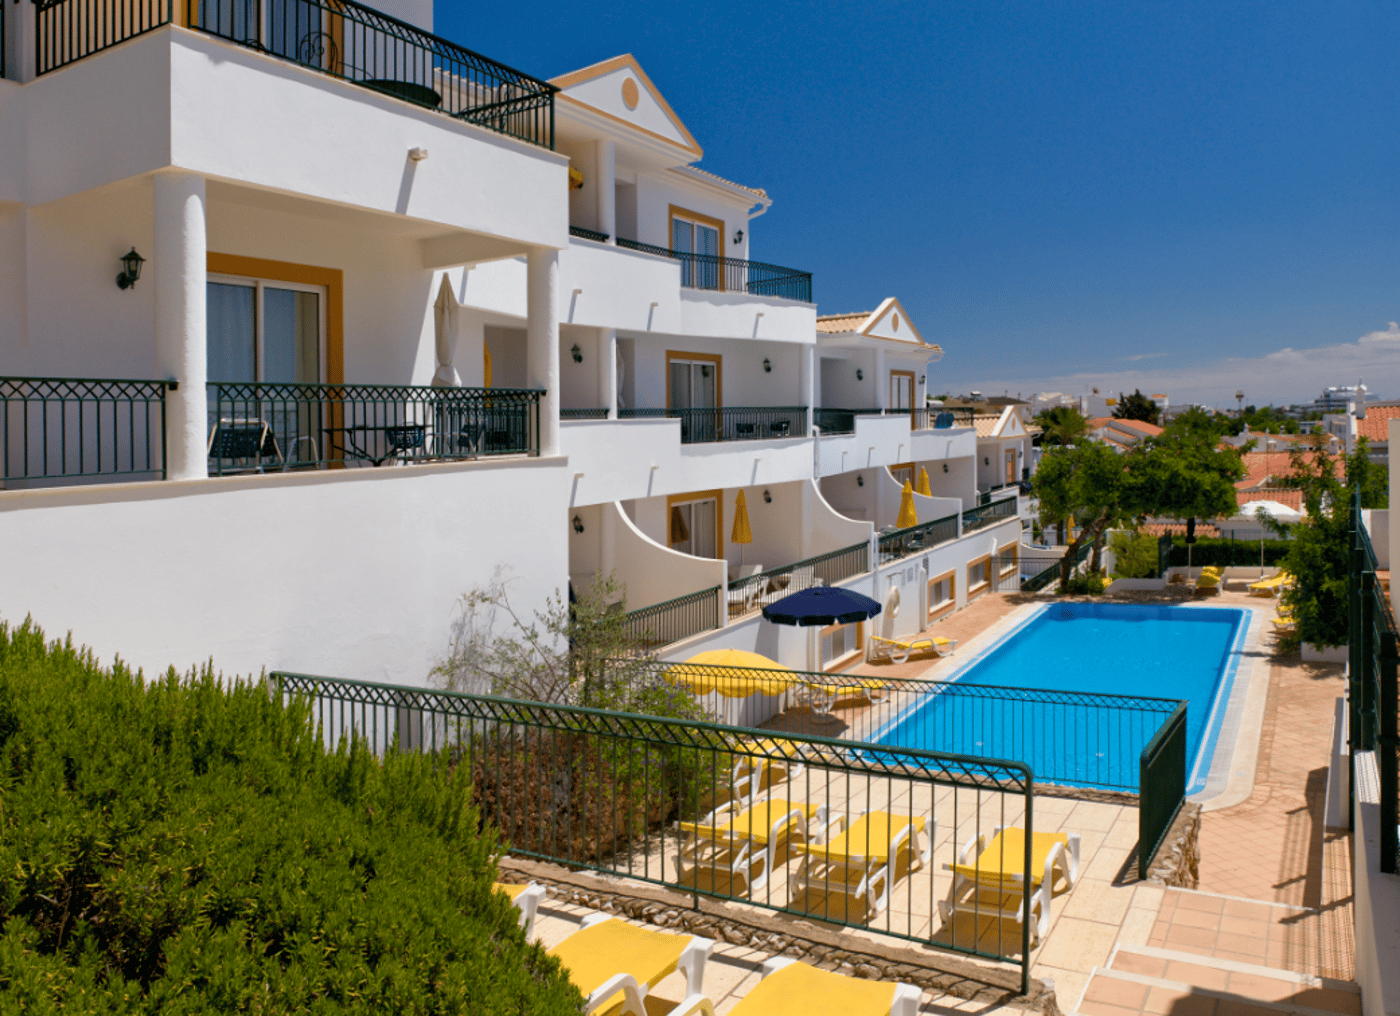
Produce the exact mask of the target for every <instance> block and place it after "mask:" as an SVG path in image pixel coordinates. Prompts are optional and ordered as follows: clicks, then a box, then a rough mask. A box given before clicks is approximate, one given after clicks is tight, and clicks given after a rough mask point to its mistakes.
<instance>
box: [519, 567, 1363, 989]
mask: <svg viewBox="0 0 1400 1016" xmlns="http://www.w3.org/2000/svg"><path fill="white" fill-rule="evenodd" d="M1185 596H1186V594H1185V592H1184V591H1183V590H1180V589H1171V588H1169V589H1168V590H1167V591H1166V592H1164V593H1163V594H1160V595H1149V594H1141V593H1136V594H1132V596H1131V598H1132V600H1134V601H1136V602H1144V601H1147V602H1171V601H1178V600H1181V599H1183V598H1185ZM1101 599H1104V600H1110V599H1112V598H1101ZM1125 599H1126V598H1125ZM1041 602H1044V601H1043V599H1042V598H1036V597H1029V596H1022V595H1020V594H987V595H985V596H983V597H981V598H980V599H979V600H977V601H976V602H974V603H973V604H971V605H969V606H968V607H967V608H965V609H964V610H962V611H959V612H957V613H955V614H954V615H952V616H951V617H949V618H947V619H946V620H944V621H942V622H940V623H938V624H936V625H935V627H934V629H933V631H935V632H936V633H937V634H939V635H944V636H947V637H950V638H956V639H958V640H959V650H958V654H957V656H956V657H953V658H950V659H941V660H935V661H932V662H930V661H927V660H913V661H910V662H908V663H905V664H903V665H898V666H896V665H892V664H884V665H870V664H861V665H859V666H858V667H855V668H853V672H854V673H868V674H880V675H889V676H899V677H910V678H912V677H930V678H938V677H942V676H945V675H946V674H948V673H950V672H951V671H952V670H953V669H954V668H955V667H957V666H958V665H959V664H960V662H962V661H963V660H965V659H966V654H970V653H973V652H977V651H980V649H981V648H984V647H985V646H987V645H989V644H990V643H991V642H992V641H994V640H995V639H997V638H999V637H1001V635H1002V634H1004V633H1005V632H1006V631H1007V630H1009V628H1010V627H1012V626H1013V625H1014V624H1016V623H1018V622H1019V621H1020V620H1021V619H1022V618H1023V617H1024V616H1025V614H1026V613H1027V612H1029V611H1030V610H1033V609H1034V607H1035V605H1036V604H1038V603H1041ZM1120 602H1121V601H1120ZM1209 602H1210V603H1211V605H1220V606H1240V607H1245V608H1249V609H1254V610H1255V611H1256V612H1257V613H1256V618H1255V620H1256V622H1259V624H1258V626H1257V628H1256V634H1255V635H1254V636H1253V637H1252V638H1251V639H1250V642H1249V645H1248V646H1247V647H1246V649H1247V652H1248V653H1251V654H1253V655H1255V656H1256V657H1257V658H1256V661H1255V666H1254V667H1253V672H1254V675H1255V678H1258V679H1257V680H1252V683H1253V685H1254V687H1253V688H1252V694H1251V695H1249V696H1248V699H1249V701H1248V702H1247V703H1246V706H1245V708H1244V711H1243V715H1242V716H1241V717H1239V718H1238V722H1237V723H1236V727H1237V730H1236V733H1237V736H1238V738H1239V741H1238V743H1239V745H1240V748H1239V750H1237V752H1236V755H1235V759H1234V763H1233V771H1232V772H1231V773H1230V774H1229V777H1230V778H1229V785H1228V787H1225V788H1224V790H1223V792H1220V793H1217V794H1216V796H1215V798H1214V799H1213V800H1211V801H1208V802H1206V803H1205V805H1204V807H1203V811H1204V814H1203V818H1202V830H1201V837H1200V843H1201V869H1200V886H1199V889H1198V891H1195V892H1186V891H1180V890H1168V889H1164V888H1162V887H1159V886H1152V885H1146V884H1142V883H1140V882H1138V881H1137V867H1136V853H1137V821H1138V819H1137V810H1136V808H1135V807H1133V806H1129V805H1122V804H1116V803H1104V802H1103V801H1092V800H1080V799H1075V798H1071V797H1058V796H1049V795H1038V796H1037V797H1036V801H1035V808H1036V821H1035V827H1036V829H1037V830H1038V831H1066V832H1076V833H1078V834H1079V835H1080V837H1081V842H1082V857H1081V867H1080V880H1079V882H1078V883H1077V884H1076V886H1075V887H1074V889H1072V890H1070V891H1069V892H1062V893H1060V894H1059V895H1057V896H1056V897H1055V900H1054V905H1053V909H1052V919H1051V925H1050V930H1049V933H1048V935H1047V936H1046V937H1045V939H1044V941H1042V942H1041V943H1040V944H1039V945H1038V946H1037V947H1035V948H1033V951H1032V968H1031V972H1032V975H1033V976H1035V977H1039V978H1042V979H1052V980H1053V981H1054V983H1055V987H1056V993H1057V997H1058V1002H1059V1006H1060V1008H1061V1010H1063V1011H1064V1012H1066V1013H1071V1012H1074V1011H1076V1010H1078V1011H1079V1012H1082V1013H1084V1014H1085V1016H1133V1014H1135V1013H1141V1014H1147V1016H1153V1014H1166V1013H1172V1014H1173V1016H1261V1014H1262V1013H1265V1012H1270V1011H1280V1010H1282V1011H1294V1012H1298V1011H1299V1007H1300V1006H1303V1007H1305V1010H1306V1011H1310V1012H1311V1013H1312V1014H1314V1016H1315V1014H1316V1013H1317V1012H1319V1011H1321V1012H1336V1013H1339V1014H1345V1016H1354V1014H1355V1012H1357V1011H1359V1010H1358V1009H1357V1006H1358V1005H1359V998H1358V996H1356V995H1355V992H1354V989H1352V988H1351V986H1350V983H1349V982H1350V979H1351V977H1352V976H1353V958H1354V943H1353V941H1352V937H1351V936H1352V927H1353V925H1352V913H1351V889H1350V885H1351V879H1350V871H1349V867H1348V865H1349V860H1350V843H1349V835H1348V834H1347V833H1346V832H1345V831H1339V830H1325V829H1324V828H1323V820H1322V796H1323V792H1324V788H1325V767H1326V764H1327V757H1328V752H1329V750H1330V737H1331V724H1330V719H1331V716H1332V702H1333V699H1334V698H1336V697H1337V696H1338V695H1339V694H1340V693H1341V689H1342V683H1343V681H1342V674H1341V667H1339V666H1335V665H1304V664H1302V663H1301V661H1299V660H1298V659H1297V657H1296V656H1295V657H1291V658H1290V657H1286V656H1281V655H1279V654H1278V653H1277V652H1276V650H1275V649H1274V646H1273V636H1272V634H1271V633H1269V632H1267V629H1268V625H1267V621H1268V618H1269V617H1271V616H1272V614H1273V607H1272V604H1271V603H1269V602H1267V601H1260V600H1259V599H1257V598H1250V597H1248V596H1246V595H1244V594H1243V593H1242V592H1226V593H1223V594H1221V595H1220V596H1218V597H1214V598H1212V599H1211V600H1210V601H1209ZM1252 627H1253V626H1252ZM842 719H843V721H844V722H843V723H842V725H843V726H846V727H858V726H859V717H858V715H855V714H854V713H852V714H850V715H847V716H845V717H843V718H842ZM797 782H798V783H799V784H801V783H802V777H800V776H799V777H798V779H797ZM781 786H782V785H779V787H781ZM813 789H824V790H825V792H826V793H827V794H828V795H830V796H829V799H830V800H831V801H832V802H833V804H834V805H839V806H845V807H852V806H854V805H856V804H860V805H861V806H866V805H868V806H870V807H881V806H886V805H893V806H894V807H896V808H898V809H899V810H901V811H903V810H905V809H908V808H909V807H910V806H911V804H912V805H914V806H915V808H916V810H922V809H926V807H927V805H928V804H930V803H932V801H923V800H914V801H911V800H909V799H908V798H907V796H905V795H907V793H908V792H907V791H900V790H896V792H895V795H894V799H893V800H890V801H887V800H885V797H888V796H889V795H888V794H886V795H884V797H882V796H881V795H880V793H879V792H876V793H874V794H873V795H872V794H871V793H870V792H869V791H868V790H867V789H865V788H861V787H855V786H847V785H836V784H832V783H830V782H829V781H824V782H823V785H822V787H821V788H813V787H811V786H807V787H804V788H803V792H804V793H805V792H809V791H811V790H813ZM776 792H777V788H775V793H776ZM915 793H922V794H927V793H928V791H927V790H923V789H921V790H916V791H915ZM939 794H940V797H939V800H938V808H937V811H938V813H939V814H940V817H942V816H947V817H948V819H950V820H951V818H952V816H953V815H954V814H956V816H957V821H958V826H959V828H958V833H957V834H958V836H959V837H960V838H963V837H965V836H966V835H968V834H969V833H970V832H971V831H972V830H973V829H977V828H979V826H978V821H979V816H978V815H976V814H974V813H973V810H974V809H975V804H976V802H975V801H974V800H973V799H972V795H968V798H969V799H968V800H965V801H959V802H957V803H956V804H955V803H954V802H953V801H952V800H949V799H948V797H947V796H945V795H944V794H943V791H941V790H940V791H939ZM951 794H952V791H951V790H949V791H947V795H951ZM983 796H984V797H985V796H986V795H983ZM876 798H879V799H878V800H877V799H876ZM813 800H814V802H815V801H817V800H819V798H818V797H817V795H816V794H813ZM984 803H985V802H984ZM1005 806H1006V808H1007V810H1006V811H1005V813H1004V817H1003V814H997V815H995V816H992V817H990V818H989V817H988V816H987V815H985V814H984V815H982V816H980V820H981V826H980V827H981V828H984V829H985V831H987V832H990V827H991V825H993V824H997V823H1000V822H1002V821H1005V820H1009V821H1012V822H1014V821H1016V820H1018V819H1019V810H1018V808H1019V806H1018V804H1017V802H1016V801H1015V799H1014V798H1010V797H1008V798H1006V799H1005ZM954 850H955V844H954V843H953V841H952V830H951V828H949V823H948V822H947V821H941V823H940V829H939V832H938V836H937V839H936V841H935V843H934V849H933V860H932V863H931V864H930V865H929V866H928V867H927V868H924V869H923V870H920V871H915V872H913V873H911V874H910V876H909V877H907V878H906V879H904V881H903V882H902V883H901V885H900V887H899V889H898V890H897V891H896V893H895V895H894V898H893V899H892V901H891V906H890V908H889V909H888V911H886V913H885V914H882V915H880V917H879V918H877V919H876V921H875V926H877V927H878V926H881V925H883V924H885V923H886V922H888V923H889V924H890V925H891V926H893V927H895V928H897V929H898V930H901V931H906V932H908V933H914V934H927V933H928V932H929V931H930V930H932V931H933V932H934V933H935V935H936V937H943V936H945V935H946V934H947V933H948V930H947V929H945V928H943V926H942V922H941V920H940V919H939V918H938V916H937V909H936V901H937V900H938V899H941V898H942V897H943V896H944V895H946V892H947V882H948V878H949V876H948V874H947V873H946V872H944V871H943V863H944V862H946V861H949V860H951V859H952V857H953V854H954ZM648 861H649V862H650V863H653V864H664V865H665V866H666V871H667V874H668V876H670V875H672V874H673V873H674V865H675V857H674V856H670V857H662V856H660V854H659V852H658V853H657V855H656V856H653V857H650V858H648ZM796 863H797V862H796V860H792V861H790V862H789V863H788V865H786V866H780V867H779V869H778V870H777V871H776V872H775V873H774V877H773V879H772V881H771V882H770V883H769V886H768V887H766V888H765V889H762V890H760V891H759V893H758V897H759V898H769V899H772V900H773V901H774V902H776V903H780V904H781V903H782V902H785V901H786V900H787V899H788V894H789V892H790V889H789V886H788V884H787V880H788V877H789V876H790V875H791V874H792V872H793V871H795V868H796ZM822 905H823V904H822V903H821V902H820V901H809V902H808V908H809V909H813V910H818V911H819V910H820V907H821V906H822ZM726 906H727V907H730V908H736V912H737V908H742V909H751V908H747V907H744V905H743V904H739V903H730V904H727V905H726ZM584 913H585V911H583V910H582V909H581V908H577V907H573V906H571V905H565V904H559V903H557V902H550V901H546V903H545V905H544V906H543V907H542V909H541V915H540V919H539V921H538V922H537V924H536V934H537V937H538V938H539V939H540V940H541V941H543V942H544V943H545V944H547V945H548V944H553V943H554V942H556V941H558V940H559V939H561V938H562V937H564V936H565V935H567V934H568V933H569V932H571V931H572V930H574V929H575V928H576V927H577V925H578V922H579V920H581V919H582V916H583V915H584ZM891 915H893V916H891ZM960 920H970V919H960ZM1003 923H1004V926H1001V925H1002V924H1003ZM975 930H976V931H977V932H978V933H980V936H981V938H980V944H981V945H982V946H983V947H994V946H995V945H996V943H997V942H998V941H1000V942H1001V943H1002V944H1003V946H1005V944H1006V943H1009V942H1018V941H1019V935H1018V932H1017V930H1016V928H1015V925H1014V924H1013V923H1011V922H997V921H995V920H993V919H988V918H984V919H983V922H982V925H981V927H980V928H978V929H975ZM973 931H974V929H972V928H970V927H967V926H965V925H964V926H962V927H961V928H959V929H958V934H959V938H960V939H961V940H963V941H967V940H968V937H970V935H971V934H972V933H973ZM847 934H853V935H870V934H871V933H870V932H868V931H861V930H855V931H850V932H847ZM879 937H880V938H881V939H884V940H885V941H887V942H888V941H889V940H888V939H885V938H884V936H879ZM924 951H925V952H928V950H924ZM1008 951H1014V950H1008ZM1187 954H1189V955H1192V956H1200V957H1202V960H1201V964H1189V963H1184V962H1183V959H1182V957H1183V955H1187ZM945 955H948V954H946V953H931V954H930V961H931V962H930V965H931V966H935V967H936V966H937V965H938V962H939V956H945ZM765 958H766V954H764V953H761V952H759V951H757V950H754V949H750V948H747V947H743V946H733V945H728V944H726V943H723V942H720V943H717V945H716V952H715V957H714V961H713V962H712V964H711V967H710V970H709V973H708V974H707V977H706V989H707V994H710V995H711V997H712V998H713V999H714V1000H715V1001H716V1002H717V1003H718V1009H717V1011H718V1012H719V1013H726V1012H728V1011H729V1010H730V1009H731V1008H732V1006H733V1005H734V1003H735V1002H736V1001H737V1000H738V999H739V998H742V997H743V995H744V994H745V993H746V992H747V991H748V990H749V989H750V988H751V987H752V986H753V985H754V984H755V983H757V980H758V978H759V974H760V970H761V967H762V963H763V960H764V959H765ZM978 962H983V961H978ZM1173 964H1174V965H1173ZM1096 971H1097V973H1096ZM1222 971H1223V973H1222ZM1290 972H1291V973H1290ZM1091 978H1092V983H1091ZM1280 978H1281V979H1280ZM684 990H685V986H684V982H683V979H682V978H681V977H680V975H672V976H671V977H669V978H668V979H667V980H665V981H663V982H662V983H661V984H660V985H659V986H658V987H657V989H656V991H655V992H654V995H655V997H656V1003H655V1004H656V1008H654V1009H653V1010H652V1013H653V1014H660V1013H664V1012H667V1011H669V1007H670V1005H671V1004H674V1003H676V1002H678V1001H679V1000H680V999H681V998H682V997H683V995H684ZM1245 997H1247V998H1248V999H1250V1000H1251V1003H1250V1004H1247V1003H1246V1002H1245V1001H1242V1000H1241V999H1242V998H1245ZM923 1011H924V1012H928V1013H949V1012H966V1011H978V1012H986V1011H987V1006H986V1005H985V1004H984V1003H972V1002H967V1001H964V1000H962V999H960V998H956V997H954V996H952V995H940V996H938V997H930V995H928V994H926V995H925V1002H924V1007H923Z"/></svg>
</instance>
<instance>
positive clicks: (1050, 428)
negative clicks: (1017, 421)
mask: <svg viewBox="0 0 1400 1016" xmlns="http://www.w3.org/2000/svg"><path fill="white" fill-rule="evenodd" d="M1035 422H1036V425H1037V426H1039V427H1040V429H1041V434H1040V436H1039V437H1037V438H1036V441H1035V443H1036V444H1038V445H1041V446H1042V447H1047V448H1054V447H1058V446H1062V445H1072V444H1075V443H1077V442H1078V441H1079V440H1081V439H1082V438H1083V437H1084V436H1085V435H1086V434H1088V433H1089V421H1088V420H1086V419H1084V417H1083V416H1081V415H1080V414H1079V411H1078V410H1076V409H1074V408H1072V407H1070V406H1055V407H1054V408H1053V409H1046V410H1044V411H1043V412H1041V413H1040V414H1039V415H1038V416H1037V417H1036V418H1035Z"/></svg>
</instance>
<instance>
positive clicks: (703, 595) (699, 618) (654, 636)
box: [623, 586, 724, 650]
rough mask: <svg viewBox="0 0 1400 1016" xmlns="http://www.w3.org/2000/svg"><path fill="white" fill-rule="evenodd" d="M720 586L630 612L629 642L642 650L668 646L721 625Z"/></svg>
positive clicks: (627, 618)
mask: <svg viewBox="0 0 1400 1016" xmlns="http://www.w3.org/2000/svg"><path fill="white" fill-rule="evenodd" d="M723 596H724V590H723V589H722V588H721V587H720V586H713V587H711V588H710V589H701V590H700V591H699V592H694V593H686V594H685V595H684V596H677V597H676V598H675V599H674V600H666V601H665V602H664V603H655V604H652V605H651V606H650V607H642V608H641V609H639V610H631V611H628V612H627V613H626V614H625V615H624V616H623V621H624V629H625V631H626V633H627V637H628V640H629V642H631V643H632V644H633V645H636V646H638V647H639V648H640V649H642V650H652V649H657V648H659V647H661V646H668V645H670V644H671V643H673V642H679V641H681V639H688V638H690V637H691V636H692V635H699V634H700V633H701V632H704V631H713V630H714V629H716V628H718V627H719V626H720V612H719V611H720V606H719V605H720V601H721V599H722V597H723Z"/></svg>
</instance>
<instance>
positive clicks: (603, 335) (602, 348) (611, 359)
mask: <svg viewBox="0 0 1400 1016" xmlns="http://www.w3.org/2000/svg"><path fill="white" fill-rule="evenodd" d="M598 394H599V395H600V396H602V404H603V406H604V407H605V408H606V409H607V411H608V419H609V420H616V419H617V329H616V328H599V329H598Z"/></svg>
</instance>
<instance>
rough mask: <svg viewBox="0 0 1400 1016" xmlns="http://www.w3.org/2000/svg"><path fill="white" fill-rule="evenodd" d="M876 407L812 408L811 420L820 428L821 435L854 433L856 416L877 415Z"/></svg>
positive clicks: (878, 412)
mask: <svg viewBox="0 0 1400 1016" xmlns="http://www.w3.org/2000/svg"><path fill="white" fill-rule="evenodd" d="M879 415H880V410H878V409H827V408H825V407H823V408H821V409H813V410H812V422H813V423H815V424H816V425H817V426H818V427H820V428H821V432H822V434H823V435H829V434H854V433H855V432H856V417H857V416H879Z"/></svg>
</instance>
